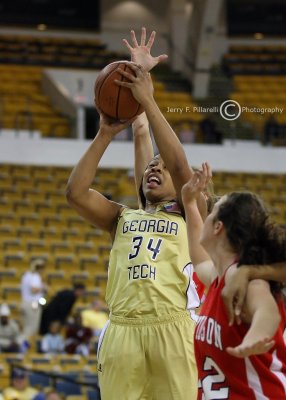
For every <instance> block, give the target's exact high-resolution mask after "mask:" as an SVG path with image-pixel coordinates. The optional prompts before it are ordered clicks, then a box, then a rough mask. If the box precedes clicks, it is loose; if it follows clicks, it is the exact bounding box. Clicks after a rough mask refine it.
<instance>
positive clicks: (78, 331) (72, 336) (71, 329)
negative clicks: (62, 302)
mask: <svg viewBox="0 0 286 400" xmlns="http://www.w3.org/2000/svg"><path fill="white" fill-rule="evenodd" d="M91 338H92V330H91V329H90V328H86V327H84V326H83V324H82V318H81V314H80V312H77V313H76V314H75V316H74V321H73V323H72V324H71V325H70V326H68V327H67V330H66V340H65V351H66V353H68V354H81V355H83V356H85V357H86V356H88V355H89V352H90V343H91Z"/></svg>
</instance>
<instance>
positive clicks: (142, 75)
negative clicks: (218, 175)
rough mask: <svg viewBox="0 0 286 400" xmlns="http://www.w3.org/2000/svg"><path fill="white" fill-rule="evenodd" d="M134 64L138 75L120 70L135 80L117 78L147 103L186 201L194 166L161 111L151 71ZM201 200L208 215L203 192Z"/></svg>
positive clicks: (159, 142) (158, 141)
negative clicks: (185, 185)
mask: <svg viewBox="0 0 286 400" xmlns="http://www.w3.org/2000/svg"><path fill="white" fill-rule="evenodd" d="M131 68H132V69H133V71H134V72H135V74H136V76H133V75H131V74H129V73H128V72H125V71H123V70H122V71H120V70H119V71H120V73H121V74H122V75H123V76H125V77H126V78H128V80H129V81H131V82H122V81H118V80H117V81H115V82H116V83H117V84H118V85H120V86H125V87H128V88H130V89H131V90H132V93H133V96H134V97H135V98H136V100H137V101H138V102H139V103H141V104H142V106H143V107H144V109H145V112H146V115H147V118H148V121H149V124H150V126H151V128H152V132H153V134H154V139H155V141H156V144H157V146H158V149H159V152H160V155H161V157H162V159H163V160H164V162H165V164H166V167H167V169H168V171H169V172H170V174H171V177H172V180H173V184H174V187H175V189H176V193H177V199H178V201H179V203H180V204H182V200H181V189H182V187H183V185H184V184H185V183H186V182H188V180H189V179H190V177H191V175H192V174H193V170H192V169H191V168H190V166H189V164H188V160H187V157H186V154H185V152H184V149H183V146H182V144H181V143H180V141H179V139H178V137H177V135H176V133H175V132H174V131H173V129H172V128H171V126H170V125H169V123H168V122H167V120H166V119H165V117H164V116H163V114H162V113H161V111H160V109H159V107H158V105H157V103H156V101H155V99H154V97H153V91H154V88H153V83H152V79H151V76H150V73H148V72H147V71H145V70H144V69H143V67H142V66H141V65H135V64H131ZM198 204H199V208H200V212H201V214H202V215H203V217H205V215H206V212H207V211H206V201H205V198H204V196H203V195H200V196H199V198H198Z"/></svg>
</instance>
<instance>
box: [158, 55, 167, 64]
mask: <svg viewBox="0 0 286 400" xmlns="http://www.w3.org/2000/svg"><path fill="white" fill-rule="evenodd" d="M167 58H168V55H167V54H161V55H160V56H158V57H156V60H157V61H158V63H160V62H163V61H165V60H167Z"/></svg>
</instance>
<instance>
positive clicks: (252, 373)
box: [245, 358, 270, 400]
mask: <svg viewBox="0 0 286 400" xmlns="http://www.w3.org/2000/svg"><path fill="white" fill-rule="evenodd" d="M245 366H246V375H247V382H248V386H249V387H250V388H251V389H252V390H253V392H254V395H255V398H256V400H270V399H269V398H268V397H266V396H264V394H263V390H262V387H261V383H260V380H259V376H258V374H257V372H256V370H255V368H254V367H253V365H252V364H251V361H250V360H249V358H245Z"/></svg>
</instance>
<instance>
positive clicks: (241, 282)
mask: <svg viewBox="0 0 286 400" xmlns="http://www.w3.org/2000/svg"><path fill="white" fill-rule="evenodd" d="M252 279H265V280H273V281H278V282H282V283H284V285H285V284H286V262H282V263H277V264H273V265H241V266H240V267H239V268H237V270H236V271H235V272H234V273H233V275H232V276H231V278H230V279H229V280H227V282H226V285H225V287H224V289H223V291H222V297H223V300H224V303H225V306H226V308H227V312H228V316H229V323H230V325H232V324H233V323H234V320H236V321H237V322H238V323H240V318H241V309H242V305H243V303H244V301H245V297H246V293H247V288H248V283H249V281H250V280H252Z"/></svg>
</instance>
